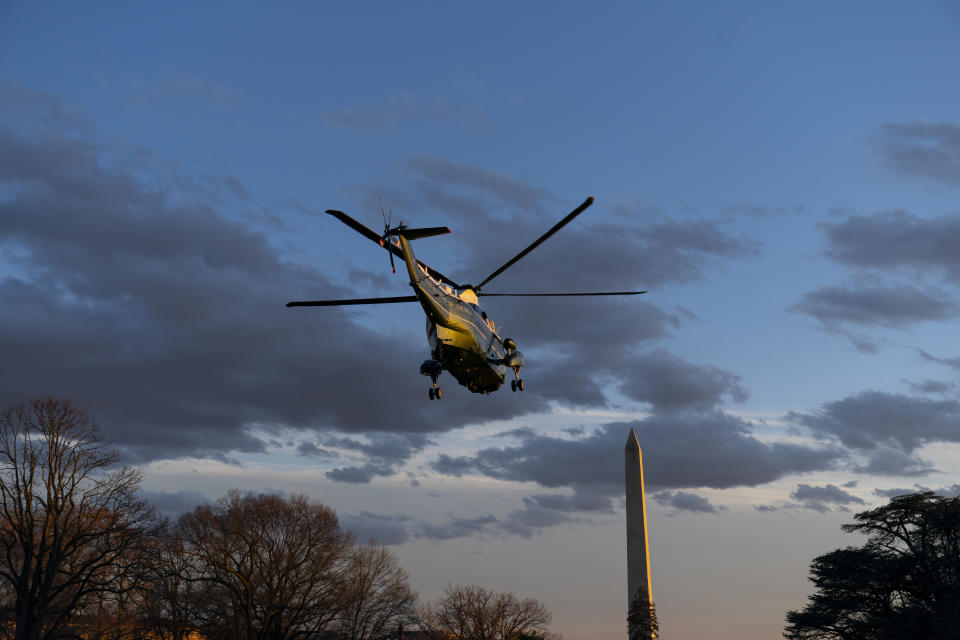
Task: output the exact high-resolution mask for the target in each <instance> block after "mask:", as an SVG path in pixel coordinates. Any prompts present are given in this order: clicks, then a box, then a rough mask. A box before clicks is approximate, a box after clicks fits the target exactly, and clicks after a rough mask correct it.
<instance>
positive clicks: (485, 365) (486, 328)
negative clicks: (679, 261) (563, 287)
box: [286, 196, 646, 400]
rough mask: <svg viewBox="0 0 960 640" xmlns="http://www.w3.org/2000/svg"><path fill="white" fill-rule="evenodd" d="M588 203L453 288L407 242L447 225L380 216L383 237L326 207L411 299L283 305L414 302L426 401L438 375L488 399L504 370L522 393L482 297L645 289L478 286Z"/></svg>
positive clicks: (516, 368) (514, 364) (507, 341)
mask: <svg viewBox="0 0 960 640" xmlns="http://www.w3.org/2000/svg"><path fill="white" fill-rule="evenodd" d="M592 204H593V196H590V197H588V198H587V199H586V200H584V201H583V203H582V204H581V205H580V206H579V207H577V208H576V209H574V210H573V211H571V212H570V213H568V214H567V215H566V216H565V217H564V218H563V219H562V220H560V222H558V223H557V224H555V225H553V227H551V228H550V229H549V230H548V231H547V232H546V233H544V234H543V235H542V236H540V237H539V238H537V239H536V240H534V241H533V242H532V243H531V244H530V245H529V246H527V248H525V249H524V250H523V251H521V252H520V253H518V254H517V255H515V256H514V257H513V258H511V259H510V260H508V261H507V262H506V263H504V264H503V265H502V266H501V267H500V268H498V269H497V270H496V271H494V272H493V273H491V274H490V275H489V276H487V277H486V278H484V279H483V280H482V281H481V282H480V284H477V285H473V284H464V285H460V284H457V283H456V282H455V281H454V280H452V279H451V278H448V277H447V276H445V275H443V274H442V273H440V272H439V271H437V270H436V269H434V268H433V267H430V266H429V265H427V264H425V263H423V262H421V261H420V260H418V259H417V258H416V256H415V255H414V253H413V247H412V245H411V242H412V241H413V240H419V239H421V238H429V237H432V236H439V235H444V234H447V233H450V229H449V228H447V227H424V228H408V227H406V226H404V224H403V222H402V221H401V222H400V224H399V225H398V226H396V227H392V228H391V227H390V218H392V213H393V212H392V207H391V212H390V214H391V215H390V218H388V217H387V215H386V214H384V212H383V203H382V202H381V204H380V209H381V215H382V216H383V219H384V229H383V234H378V233H377V232H375V231H373V230H372V229H370V228H368V227H366V226H364V225H363V224H361V223H360V222H358V221H356V220H354V219H353V218H351V217H350V216H348V215H347V214H346V213H344V212H342V211H338V210H336V209H327V211H326V213H328V214H329V215H331V216H333V217H334V218H336V219H337V220H340V221H341V222H343V223H344V224H346V225H347V226H348V227H350V228H351V229H353V230H354V231H357V232H358V233H360V234H361V235H363V236H365V237H366V238H369V239H370V240H372V241H373V242H376V243H377V244H379V245H380V246H381V247H383V248H384V249H386V250H387V253H388V254H389V255H390V267H391V269H393V272H394V273H396V272H397V270H396V267H395V266H394V262H393V258H394V256H396V257H398V258H401V259H402V260H403V261H404V263H405V264H406V267H407V273H408V274H409V276H410V286H411V287H413V292H414V295H411V296H393V297H383V298H351V299H346V300H300V301H294V302H288V303H287V305H286V306H287V307H336V306H345V305H368V304H396V303H404V302H419V303H420V306H421V307H423V311H424V313H425V314H426V316H427V343H428V345H429V347H430V356H431V357H430V359H428V360H425V361H424V362H423V363H422V364H421V365H420V373H421V375H424V376H429V377H430V380H431V381H432V383H433V386H432V387H430V389H429V390H428V396H429V398H430V400H434V399H436V400H440V399H441V398H442V397H443V389H441V388H440V387H439V386H438V385H437V379H438V378H439V377H440V374H441V373H442V372H443V371H447V372H449V373H450V374H451V375H453V377H454V378H455V379H456V380H457V382H458V383H459V384H461V385H462V386H464V387H466V388H467V389H469V390H470V391H472V392H473V393H479V394H484V395H488V394H490V393H492V392H494V391H496V390H497V389H499V388H500V387H501V385H503V384H504V382H505V381H506V378H507V371H508V370H512V371H513V376H514V377H513V379H511V380H510V389H511V390H512V391H523V389H524V383H523V378H521V377H520V370H521V369H522V368H523V366H524V364H525V362H524V358H523V354H521V353H520V351H519V350H518V349H517V343H516V342H515V341H514V340H513V339H511V338H501V337H500V335H499V333H498V330H497V327H496V324H495V323H494V322H493V320H491V319H490V318H489V317H488V316H487V313H486V312H485V311H484V310H483V309H481V308H480V306H479V304H478V302H479V298H480V297H481V296H487V297H554V296H632V295H639V294H641V293H646V291H602V292H590V293H487V292H485V291H483V287H484V286H485V285H486V284H487V283H489V282H490V281H491V280H493V279H494V278H496V277H497V276H499V275H500V274H501V273H503V272H504V271H506V270H507V269H509V268H510V267H511V266H513V265H514V264H516V263H517V261H519V260H520V259H521V258H523V257H524V256H526V255H527V254H528V253H530V252H531V251H533V250H534V249H536V248H537V247H538V246H540V245H541V244H542V243H543V242H544V241H545V240H547V239H548V238H549V237H550V236H552V235H553V234H555V233H556V232H557V231H559V230H560V229H562V228H563V227H564V226H565V225H566V224H567V223H569V222H570V221H571V220H573V219H574V218H576V217H577V216H578V215H580V214H581V213H583V212H584V211H585V210H586V209H587V208H588V207H589V206H590V205H592Z"/></svg>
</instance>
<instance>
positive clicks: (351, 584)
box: [335, 542, 417, 640]
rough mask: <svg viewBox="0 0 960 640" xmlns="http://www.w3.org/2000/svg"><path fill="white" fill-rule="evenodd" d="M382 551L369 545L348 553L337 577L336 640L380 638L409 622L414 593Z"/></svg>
mask: <svg viewBox="0 0 960 640" xmlns="http://www.w3.org/2000/svg"><path fill="white" fill-rule="evenodd" d="M408 579H409V576H408V575H407V572H406V571H404V570H403V568H401V567H400V565H399V564H397V559H396V557H394V555H393V554H392V553H390V550H389V549H387V548H386V547H381V546H377V545H376V544H374V543H373V542H370V543H369V544H365V545H358V546H355V547H354V548H353V549H351V550H350V552H349V554H348V557H347V563H346V567H345V568H344V571H343V574H342V576H341V584H342V585H343V586H342V588H341V598H342V609H341V612H340V615H339V616H338V617H337V621H336V624H335V628H336V631H337V636H338V638H339V639H340V640H370V639H373V638H383V637H384V636H386V635H388V633H389V632H390V631H393V630H394V629H397V628H398V626H399V625H401V624H402V623H404V622H408V621H410V620H411V619H412V618H413V608H414V605H416V602H417V594H416V592H415V591H414V590H413V589H411V588H410V584H409V582H408Z"/></svg>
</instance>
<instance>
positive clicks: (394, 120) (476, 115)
mask: <svg viewBox="0 0 960 640" xmlns="http://www.w3.org/2000/svg"><path fill="white" fill-rule="evenodd" d="M320 120H321V121H322V122H324V123H325V124H327V125H328V126H331V127H336V128H341V129H358V130H365V131H376V130H381V129H392V128H394V127H397V126H400V125H405V124H423V123H427V124H437V123H442V122H448V121H453V122H456V123H458V124H460V125H461V126H463V127H465V128H468V129H471V130H479V131H482V130H487V129H490V128H491V124H490V122H489V120H487V117H486V115H485V113H484V111H483V109H481V108H480V107H464V106H462V105H460V104H458V103H456V102H453V101H451V100H448V99H447V98H443V97H441V96H434V97H432V98H430V99H428V100H423V99H421V98H420V97H418V96H417V95H416V94H414V93H412V92H409V91H404V92H402V93H400V94H397V95H394V96H391V97H390V99H389V100H388V103H387V106H386V107H380V106H363V107H347V108H344V109H340V110H338V111H328V112H325V113H322V114H320Z"/></svg>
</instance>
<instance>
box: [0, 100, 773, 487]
mask: <svg viewBox="0 0 960 640" xmlns="http://www.w3.org/2000/svg"><path fill="white" fill-rule="evenodd" d="M17 96H19V97H17ZM14 97H16V98H17V99H16V100H13V101H12V103H14V104H15V105H16V104H19V105H20V107H19V108H18V109H13V107H10V106H9V105H6V107H5V108H6V110H7V111H8V112H10V113H11V114H12V115H11V118H10V119H9V120H7V121H6V122H5V124H4V125H3V126H0V189H2V193H3V194H4V196H3V198H2V199H0V251H3V252H4V260H5V262H6V263H7V264H8V265H9V269H8V271H7V272H6V273H5V274H4V275H3V279H2V280H0V299H2V300H3V301H4V302H5V304H3V305H0V352H2V353H3V354H4V358H5V367H4V371H5V372H6V375H3V376H2V378H0V404H2V405H3V406H10V405H13V404H18V403H20V402H22V401H24V400H27V399H30V398H32V397H36V396H40V395H55V396H63V397H69V398H71V399H72V400H74V401H75V402H77V403H78V404H79V405H80V406H82V407H84V408H85V409H86V410H87V411H88V412H89V413H90V414H91V415H92V416H93V417H94V418H95V419H96V420H98V421H99V422H100V424H101V425H102V426H103V428H104V431H105V433H106V435H107V436H108V437H109V438H111V439H112V440H113V441H114V443H115V444H116V445H117V446H118V447H119V448H120V449H121V450H122V451H123V452H124V453H125V454H126V455H127V456H128V459H129V460H133V461H145V460H151V459H158V458H165V457H176V456H186V455H190V456H216V457H220V458H222V459H229V455H230V454H231V452H263V451H266V450H267V449H268V448H269V447H270V446H271V445H270V442H271V441H273V440H275V436H276V433H279V432H280V430H282V429H290V428H293V429H299V430H302V431H303V432H304V433H305V435H306V436H307V437H306V439H305V440H304V438H303V437H301V436H297V438H296V439H297V440H298V441H303V442H305V443H304V444H302V445H300V448H299V451H300V452H301V453H303V454H307V455H310V454H316V453H318V451H319V450H320V449H321V447H322V448H323V449H335V448H338V447H342V448H344V449H345V450H346V451H352V452H354V453H355V454H356V455H357V457H359V458H365V459H360V460H357V461H356V462H355V464H353V465H352V466H345V467H343V468H341V469H338V470H334V471H332V472H330V473H331V474H332V475H331V477H332V478H335V479H339V480H345V481H353V482H363V481H369V479H370V478H372V477H374V476H376V475H382V474H385V473H388V472H389V471H390V470H392V469H394V468H395V467H396V464H398V463H400V462H402V461H403V460H405V459H407V458H408V457H409V456H410V455H412V453H413V452H416V451H419V450H420V449H421V448H422V446H423V442H425V440H422V439H421V440H419V441H417V440H416V439H415V438H414V439H411V438H407V437H406V436H405V435H404V434H408V435H409V434H428V433H433V432H441V431H445V430H448V429H452V428H456V427H458V426H461V425H463V424H465V423H468V422H471V423H476V422H484V421H487V420H494V419H510V418H514V417H517V416H520V415H524V414H527V413H533V412H538V411H543V410H545V409H547V408H548V407H550V406H552V404H553V403H560V404H563V405H571V404H580V405H587V406H604V405H606V403H607V398H606V394H605V393H604V387H605V385H607V384H609V379H610V378H611V376H612V375H613V374H614V373H623V374H626V375H627V379H629V380H630V381H632V382H634V383H636V385H635V389H636V391H634V393H636V394H637V395H639V396H642V397H644V398H645V399H646V400H647V401H650V402H654V403H656V404H657V406H685V403H688V404H691V405H694V406H710V405H711V403H714V402H715V400H716V398H717V397H720V396H723V397H732V398H734V399H736V398H737V397H739V396H740V394H741V393H742V389H741V388H740V387H739V383H738V382H737V380H736V378H735V376H733V374H728V373H726V372H723V371H721V370H719V369H712V368H709V367H701V366H699V365H685V363H682V361H679V360H676V359H673V360H671V359H670V358H671V357H670V356H668V355H666V354H663V353H662V352H661V353H658V354H657V355H654V356H651V355H646V356H644V355H640V356H636V355H635V354H637V353H647V350H646V348H645V347H647V346H648V344H649V343H650V342H651V341H655V340H658V339H660V338H662V337H664V336H667V335H669V332H670V330H671V329H673V328H675V327H678V326H680V324H681V323H682V322H683V321H684V320H686V319H687V317H686V316H685V315H683V314H680V313H676V314H674V313H670V312H666V311H663V310H661V309H660V308H658V307H657V306H656V305H655V304H654V303H652V302H647V301H641V300H638V299H632V300H612V299H611V300H601V301H591V302H589V303H584V301H583V300H582V299H564V300H560V299H549V300H547V301H544V302H540V301H535V300H530V299H527V300H521V299H516V300H515V301H510V302H508V301H507V299H495V298H492V299H488V300H489V301H490V303H489V308H490V310H491V311H492V313H491V317H493V318H494V319H495V320H496V321H497V322H498V324H499V325H500V326H501V327H504V329H503V333H504V334H505V335H508V336H511V337H513V338H514V339H516V340H518V342H519V344H520V346H521V349H525V350H526V355H527V359H528V367H527V369H525V371H524V373H525V378H526V379H527V381H528V384H527V390H526V391H525V392H524V393H522V394H520V393H517V394H503V393H501V394H496V395H494V396H492V397H489V398H483V399H479V398H477V397H476V396H473V395H472V394H469V393H468V392H466V391H465V390H462V389H457V388H450V389H445V390H446V391H447V393H445V395H444V400H443V401H442V402H439V403H437V402H433V403H429V402H427V401H425V398H426V393H425V384H424V383H423V379H422V377H421V376H419V375H417V366H418V364H419V363H420V362H421V361H422V360H423V359H424V358H425V357H427V355H428V354H427V349H426V345H425V342H424V341H422V340H420V341H412V342H411V341H409V340H407V339H406V338H405V337H403V338H402V339H398V338H397V336H396V335H387V334H385V333H382V332H380V331H377V330H373V329H371V328H368V326H367V325H366V324H364V323H363V322H361V321H358V319H360V318H363V317H364V314H365V313H367V311H366V310H364V309H352V308H351V309H324V310H313V309H285V308H284V307H283V304H284V303H285V302H286V301H288V300H291V299H309V298H324V297H330V298H336V297H349V296H350V295H352V294H354V289H352V288H351V289H347V288H345V287H344V286H342V285H340V284H338V283H335V282H332V281H330V280H328V279H327V278H326V277H325V275H324V274H325V273H326V271H325V270H324V269H322V268H319V267H318V268H314V267H312V266H308V265H304V264H297V263H295V262H291V260H290V256H289V255H286V254H284V253H281V252H280V251H278V250H277V248H276V247H275V246H274V244H273V243H274V242H275V241H276V239H270V238H268V237H267V236H266V235H264V234H263V233H261V232H259V231H257V230H256V229H257V228H258V223H256V222H251V220H250V218H249V216H250V215H251V214H250V209H251V204H250V203H249V202H247V199H248V198H249V196H248V195H247V193H246V189H245V188H244V186H243V184H242V183H241V182H240V181H238V180H237V179H236V178H235V177H233V176H225V175H216V174H212V175H203V174H202V172H198V173H197V174H196V175H187V174H184V173H183V172H181V171H178V170H176V169H175V168H171V167H165V166H162V165H161V164H160V163H159V162H158V161H156V160H155V159H151V158H149V153H146V154H145V153H141V152H137V151H132V150H128V149H125V148H122V147H120V146H117V145H116V144H114V143H113V142H104V141H103V140H102V139H100V138H98V137H97V136H96V135H95V133H94V132H92V130H91V129H90V128H85V127H84V126H81V124H82V123H81V120H82V118H79V117H75V116H74V115H73V114H72V111H71V110H70V109H68V108H66V107H64V106H63V105H62V104H61V102H60V101H58V100H57V99H55V98H53V97H51V96H49V95H47V94H42V93H37V92H29V91H26V90H23V91H20V92H19V93H15V95H14ZM28 125H29V126H28ZM145 158H146V159H145ZM405 170H406V171H408V172H410V174H411V175H413V176H414V177H415V180H414V181H413V182H414V184H415V185H417V186H416V187H415V188H414V189H413V192H412V195H411V196H410V202H412V203H414V204H417V205H423V208H425V210H426V211H427V212H428V213H430V212H433V211H436V208H435V206H434V204H435V203H443V202H446V201H445V200H444V198H455V199H457V198H459V200H455V201H456V202H457V203H461V204H462V203H463V202H469V201H473V202H474V203H475V204H474V207H475V209H463V210H461V209H455V210H453V211H446V210H444V213H445V214H447V213H449V214H450V216H449V217H451V218H452V219H453V221H456V222H459V223H462V228H463V231H464V233H463V234H460V235H458V236H457V237H458V238H459V239H458V240H455V241H454V242H453V243H452V244H451V245H450V246H449V247H448V248H451V249H456V250H459V252H460V253H461V254H462V255H463V256H464V260H463V263H462V266H463V268H464V269H465V270H467V271H470V272H471V273H473V274H480V277H482V275H483V274H485V273H488V272H489V270H490V269H492V268H494V267H496V266H497V264H499V263H500V261H502V260H506V258H508V257H510V256H512V255H513V253H514V252H516V251H517V250H519V249H520V248H521V247H523V246H524V245H525V244H526V243H528V242H530V241H531V240H533V239H534V238H536V237H537V236H539V235H540V234H541V233H542V232H543V231H544V230H545V229H546V228H548V227H549V226H550V225H552V224H553V223H555V222H556V220H557V219H558V218H559V217H560V215H562V214H563V213H564V212H565V211H563V209H565V207H562V206H559V204H558V201H557V199H556V198H555V197H554V196H552V195H551V194H550V193H549V192H547V191H546V190H544V189H542V188H540V187H537V186H536V185H534V184H532V183H530V182H529V181H526V180H523V179H520V178H516V177H511V176H507V175H504V174H499V173H497V172H495V171H492V170H488V169H484V168H482V167H477V166H474V165H466V164H457V163H453V162H449V161H446V160H444V159H441V158H437V157H426V156H420V157H415V158H412V159H411V160H410V162H409V166H408V167H406V169H405ZM366 191H371V193H372V190H364V189H360V190H359V191H355V192H354V193H360V194H361V196H362V195H363V194H364V193H366ZM401 195H403V194H401ZM558 209H559V211H558ZM418 210H421V209H418ZM493 212H496V213H493ZM593 213H595V212H593ZM271 215H275V214H271ZM431 216H432V214H431ZM586 219H587V218H585V220H586ZM601 220H602V218H600V219H595V220H594V222H593V223H588V224H582V223H581V221H580V220H577V221H575V222H574V223H573V225H572V226H571V228H570V229H565V230H564V231H563V232H562V233H560V234H558V236H557V237H556V242H554V241H553V240H551V242H550V243H548V244H547V245H546V246H545V247H544V248H543V249H541V250H540V251H537V252H534V253H533V254H531V256H529V257H528V258H526V259H524V260H523V261H521V263H519V264H518V269H520V268H521V267H522V268H523V270H524V271H522V272H520V271H518V272H517V273H516V278H515V279H513V280H509V279H508V276H507V275H504V277H503V279H502V280H503V284H504V286H505V287H517V286H522V285H520V284H518V283H526V284H527V285H529V286H531V287H532V288H534V289H535V290H540V291H548V290H553V291H558V290H570V289H583V290H597V289H610V288H613V287H617V288H620V287H627V286H629V287H634V286H639V285H640V284H647V283H651V284H657V283H662V282H681V281H685V280H689V279H693V278H696V277H700V275H702V274H703V273H704V272H705V271H706V270H708V269H711V268H714V267H715V266H716V265H717V264H719V262H720V261H721V260H726V259H731V258H738V257H741V256H744V255H749V254H750V253H751V252H752V251H753V250H754V249H755V247H754V246H753V245H752V244H751V243H749V242H747V241H745V240H742V239H738V238H734V237H732V236H730V235H728V234H727V233H725V232H724V231H723V230H722V229H721V228H720V227H718V226H716V225H715V224H713V223H711V222H708V221H702V220H700V221H698V220H689V221H686V222H682V223H681V222H676V221H671V220H654V221H651V220H646V221H644V223H643V224H639V223H635V222H630V221H627V222H623V221H622V224H625V225H626V227H621V226H617V225H610V224H609V223H608V224H607V225H606V226H604V224H603V223H602V222H601ZM264 224H267V223H264ZM331 224H333V223H331ZM271 228H272V227H271ZM339 232H341V233H343V234H344V237H346V236H349V235H350V234H352V233H353V232H352V231H350V230H349V229H345V228H340V229H339ZM359 241H360V240H358V242H359ZM371 250H373V248H372V247H371ZM540 254H542V255H540ZM574 255H575V256H577V260H570V259H568V257H569V256H574ZM575 263H576V264H575ZM443 270H444V271H445V272H446V271H447V269H443ZM510 278H514V274H513V272H511V275H510ZM511 282H512V285H511ZM499 283H500V281H499V280H498V281H497V284H499ZM364 286H378V285H375V284H371V283H367V284H365V285H364ZM354 287H356V284H355V283H354ZM524 288H528V287H524ZM493 301H496V302H493ZM486 302H487V301H485V303H486ZM513 302H515V304H514V303H513ZM651 358H652V359H653V361H655V362H656V363H659V364H661V365H663V366H665V367H667V368H669V367H670V366H672V367H673V370H674V373H675V374H676V376H677V381H678V384H679V378H682V377H683V376H684V375H687V374H689V375H691V376H693V375H697V374H706V376H707V383H708V384H705V385H703V387H702V388H699V389H698V388H697V387H693V388H694V389H695V390H697V393H696V394H692V395H691V396H690V397H689V398H686V399H685V398H683V397H671V393H668V392H669V391H670V390H669V389H667V388H666V387H660V388H653V387H651V386H650V385H651V382H650V380H648V379H646V378H644V377H643V375H642V373H639V372H636V371H634V372H631V369H632V368H639V367H642V366H645V365H646V364H648V363H649V361H651ZM631 362H632V363H631ZM445 379H446V380H447V382H448V384H447V386H450V381H449V378H446V377H445ZM644 385H646V386H644ZM385 390H386V391H385ZM387 432H389V433H393V434H400V436H402V438H401V440H402V442H401V441H390V442H388V441H387V440H383V441H382V442H383V444H384V446H382V447H378V443H379V442H380V440H364V439H357V438H351V437H350V434H357V433H387ZM332 433H337V434H341V435H339V436H337V438H341V440H340V441H338V442H333V443H332V444H331V443H330V442H327V441H326V440H325V439H324V436H325V434H332ZM331 437H332V436H331ZM376 438H380V436H376ZM307 443H309V444H313V446H314V447H316V450H314V449H311V448H310V447H309V444H307ZM356 443H359V445H357V446H354V445H355V444H356Z"/></svg>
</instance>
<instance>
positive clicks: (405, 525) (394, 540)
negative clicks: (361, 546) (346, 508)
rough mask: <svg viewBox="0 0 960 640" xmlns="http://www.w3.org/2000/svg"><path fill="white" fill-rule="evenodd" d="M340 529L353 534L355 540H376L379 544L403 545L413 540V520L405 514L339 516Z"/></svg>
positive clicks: (367, 513) (365, 513)
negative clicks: (411, 526) (411, 531)
mask: <svg viewBox="0 0 960 640" xmlns="http://www.w3.org/2000/svg"><path fill="white" fill-rule="evenodd" d="M338 519H339V521H340V528H341V529H343V530H344V531H350V532H351V533H353V537H354V540H358V541H360V542H366V541H368V540H376V541H377V543H378V544H386V545H394V544H403V543H404V542H407V541H408V540H410V538H411V534H410V531H409V527H410V525H411V523H412V522H413V518H412V517H411V516H408V515H404V514H389V515H387V514H376V513H371V512H369V511H360V512H357V513H346V514H338Z"/></svg>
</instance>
